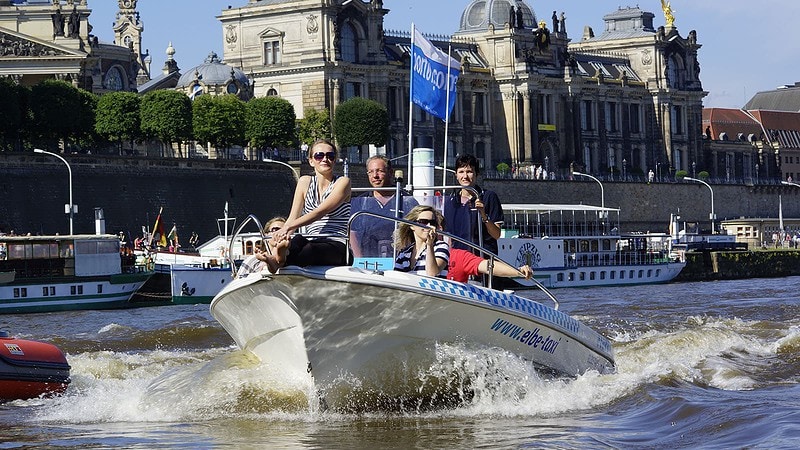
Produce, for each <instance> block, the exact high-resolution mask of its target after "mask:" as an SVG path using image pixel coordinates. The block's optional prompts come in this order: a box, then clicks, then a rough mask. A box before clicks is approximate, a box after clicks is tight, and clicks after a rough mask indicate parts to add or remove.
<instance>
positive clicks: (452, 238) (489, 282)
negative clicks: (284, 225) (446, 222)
mask: <svg viewBox="0 0 800 450" xmlns="http://www.w3.org/2000/svg"><path fill="white" fill-rule="evenodd" d="M361 216H370V217H374V218H376V219H379V220H388V221H392V222H394V223H395V224H401V223H402V224H406V225H409V226H415V227H418V226H420V224H418V223H416V222H414V221H411V220H407V219H404V218H400V217H387V216H382V215H380V214H377V213H373V212H370V211H358V212H356V213H354V214H353V215H352V216H350V220H349V221H348V222H347V232H348V237H349V235H350V227H351V224H352V223H353V221H354V220H356V219H357V218H358V217H361ZM437 233H438V234H439V235H441V236H444V237H446V238H448V239H449V240H450V242H453V241H455V242H459V243H461V244H464V245H465V246H467V247H469V248H470V250H472V251H473V253H474V252H477V253H478V254H480V255H482V256H483V257H484V258H486V259H487V260H488V269H489V274H488V277H487V286H486V287H488V288H489V289H492V285H493V280H494V274H493V272H494V265H495V262H496V261H501V262H503V263H505V264H507V265H509V266H511V267H514V265H513V264H510V263H509V262H508V261H505V260H503V259H502V258H500V256H498V255H496V254H495V253H492V252H490V251H488V250H486V249H485V248H482V247H480V246H478V245H476V244H475V243H473V242H471V241H468V240H466V239H463V238H460V237H458V236H455V235H453V234H451V233H448V232H446V231H442V230H437ZM347 247H348V251H347V264H348V265H350V264H352V261H350V255H351V254H352V253H351V251H350V240H349V239H348V240H347ZM396 251H397V249H395V253H396ZM365 269H369V268H368V267H365ZM517 274H518V275H519V276H520V278H522V277H524V275H523V274H522V273H521V272H519V271H517ZM531 281H532V282H533V283H534V284H535V285H536V286H537V287H538V288H539V289H541V290H542V292H544V293H545V295H547V297H548V298H550V300H551V301H552V302H553V304H554V305H555V309H558V307H559V302H558V299H556V297H555V296H554V295H553V294H552V293H551V292H550V291H549V290H548V289H547V288H546V287H544V285H542V284H541V283H540V282H539V281H538V280H536V279H535V278H531Z"/></svg>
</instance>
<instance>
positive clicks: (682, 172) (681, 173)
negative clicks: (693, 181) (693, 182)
mask: <svg viewBox="0 0 800 450" xmlns="http://www.w3.org/2000/svg"><path fill="white" fill-rule="evenodd" d="M688 175H689V172H687V171H685V170H679V171H677V172H675V179H676V180H678V181H683V179H684V178H685V177H687V176H688Z"/></svg>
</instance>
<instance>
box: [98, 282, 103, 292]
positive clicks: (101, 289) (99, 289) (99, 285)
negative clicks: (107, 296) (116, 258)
mask: <svg viewBox="0 0 800 450" xmlns="http://www.w3.org/2000/svg"><path fill="white" fill-rule="evenodd" d="M97 293H98V294H102V293H103V285H102V284H98V285H97Z"/></svg>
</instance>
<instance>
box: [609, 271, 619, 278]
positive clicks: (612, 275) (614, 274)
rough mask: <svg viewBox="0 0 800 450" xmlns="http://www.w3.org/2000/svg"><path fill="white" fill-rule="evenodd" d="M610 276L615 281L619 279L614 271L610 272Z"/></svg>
mask: <svg viewBox="0 0 800 450" xmlns="http://www.w3.org/2000/svg"><path fill="white" fill-rule="evenodd" d="M608 274H609V275H610V276H611V279H612V280H613V279H615V278H616V277H617V272H615V271H613V270H612V271H611V272H608Z"/></svg>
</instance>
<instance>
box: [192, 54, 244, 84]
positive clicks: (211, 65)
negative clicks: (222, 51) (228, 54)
mask: <svg viewBox="0 0 800 450" xmlns="http://www.w3.org/2000/svg"><path fill="white" fill-rule="evenodd" d="M231 78H233V79H234V80H235V81H236V84H238V85H240V86H249V85H250V80H249V79H247V75H245V73H244V72H242V71H241V70H239V69H236V68H234V67H231V66H229V65H227V64H223V63H222V62H221V61H220V60H219V57H218V56H217V54H216V53H214V52H211V53H209V54H208V57H207V58H206V61H205V62H204V63H203V64H200V65H199V66H197V67H192V68H191V69H189V70H187V71H186V72H184V74H183V75H181V77H180V79H179V80H178V85H177V87H178V88H185V87H188V86H190V85H192V84H193V83H194V81H195V80H199V81H200V82H201V83H203V84H204V85H206V86H224V85H226V84H228V83H230V81H231Z"/></svg>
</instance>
